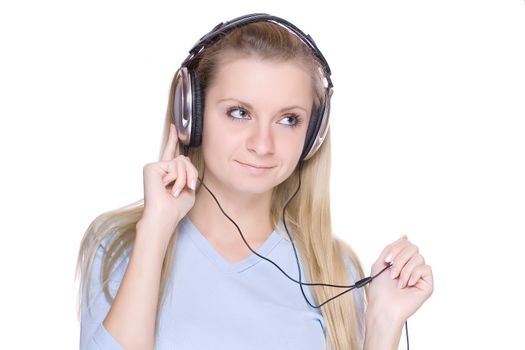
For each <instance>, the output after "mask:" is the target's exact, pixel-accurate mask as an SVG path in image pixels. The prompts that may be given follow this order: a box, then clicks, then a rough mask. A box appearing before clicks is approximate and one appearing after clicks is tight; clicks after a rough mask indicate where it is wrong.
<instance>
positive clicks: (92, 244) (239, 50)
mask: <svg viewBox="0 0 525 350" xmlns="http://www.w3.org/2000/svg"><path fill="white" fill-rule="evenodd" d="M227 52H229V53H234V54H245V55H248V56H250V55H251V56H256V57H260V58H263V59H270V60H281V61H286V60H294V61H296V62H300V63H302V64H306V65H307V67H309V68H310V69H311V72H312V82H313V87H314V90H315V96H316V97H315V99H314V108H315V107H318V106H319V104H320V103H322V102H323V101H322V99H323V96H324V94H323V90H322V89H323V86H322V83H320V78H319V75H318V67H319V63H318V62H317V60H316V59H315V57H314V56H313V55H312V52H311V51H310V49H308V48H307V47H305V45H304V44H303V43H302V42H301V41H300V40H299V39H297V37H295V36H294V35H292V34H290V33H289V32H288V30H286V29H284V28H282V27H280V26H279V25H275V24H273V23H269V22H256V23H250V24H248V25H245V26H242V27H239V28H236V29H235V30H233V31H231V32H229V33H228V34H227V35H225V36H224V37H223V38H221V39H220V40H219V41H217V42H216V43H214V44H212V45H211V46H210V47H208V48H206V49H205V50H203V51H202V57H200V58H199V63H198V67H197V69H196V75H197V77H198V78H199V81H200V83H201V87H202V89H203V90H204V92H205V91H206V88H207V87H208V86H209V85H210V84H211V83H212V82H213V79H214V76H215V72H216V71H217V67H218V65H220V63H221V59H224V57H225V54H226V53H227ZM173 95H174V82H172V85H171V89H170V95H169V102H168V109H167V113H166V118H165V122H164V130H163V134H162V142H161V147H160V152H159V160H160V159H161V153H162V150H163V149H164V146H165V144H166V142H167V136H168V131H169V125H170V123H171V115H172V111H173ZM179 148H181V147H179ZM330 154H331V151H330V132H328V134H327V137H326V138H325V140H324V143H323V145H322V146H321V148H320V149H319V150H318V151H317V153H316V154H315V155H314V156H313V157H312V158H310V159H308V160H307V161H305V163H304V167H303V169H302V172H301V173H300V172H299V168H297V169H296V170H295V171H294V172H293V173H292V175H291V176H290V177H289V178H288V179H287V180H285V181H284V182H282V183H281V184H279V185H278V186H276V187H275V188H274V190H273V193H272V203H273V205H272V210H271V215H272V218H273V224H274V226H276V225H277V224H278V223H279V222H280V221H281V219H282V218H281V215H282V211H283V207H284V205H285V204H286V202H287V200H288V199H289V198H290V197H291V195H292V194H293V192H294V191H295V190H296V188H297V185H298V181H299V176H301V188H300V190H299V192H298V193H297V195H296V196H295V198H294V199H293V201H291V203H290V204H289V205H288V207H287V210H286V223H287V226H288V228H289V230H290V234H291V235H292V237H293V240H294V242H295V245H296V247H297V249H298V250H299V252H300V256H301V259H302V261H301V263H302V266H304V267H305V273H306V278H307V279H308V281H309V282H311V283H314V282H315V283H328V284H338V285H350V284H353V283H354V282H355V281H350V279H349V270H348V266H347V265H346V264H345V261H344V259H343V258H345V259H348V261H349V262H350V263H352V264H353V265H354V266H355V268H356V271H357V273H358V274H359V277H360V278H362V277H364V274H363V269H362V267H361V264H360V262H359V260H358V258H357V256H356V255H355V253H354V252H353V250H352V249H351V247H350V246H349V245H348V244H347V243H345V242H344V241H342V240H341V239H339V238H337V237H336V236H335V235H334V234H333V232H332V222H331V214H330V189H329V179H330V162H331V159H330ZM189 157H190V159H191V161H192V163H193V164H194V165H195V167H196V168H197V170H198V171H199V176H200V177H202V176H203V171H204V161H203V158H202V154H201V150H200V147H198V148H192V149H190V153H189ZM143 210H144V200H143V199H141V200H139V201H137V202H135V203H132V204H129V205H127V206H124V207H122V208H118V209H115V210H112V211H109V212H106V213H103V214H101V215H99V216H98V217H96V218H95V219H94V220H93V222H92V223H91V224H90V225H89V227H88V229H87V231H86V232H85V234H84V237H83V239H82V241H81V244H80V251H79V255H78V261H77V274H78V273H80V275H81V279H80V287H79V291H80V292H79V299H78V300H79V304H78V305H77V307H78V310H79V311H78V312H80V307H79V305H80V303H81V300H82V295H83V294H82V293H87V295H89V280H90V275H91V267H92V263H93V259H94V256H95V253H96V251H97V249H98V247H99V245H100V244H101V243H102V242H103V241H105V240H108V242H109V243H108V244H107V249H106V254H105V256H104V259H103V263H102V276H101V278H102V285H103V290H104V294H105V295H106V297H107V298H108V300H110V301H111V302H113V298H114V296H112V295H111V294H110V292H109V287H108V281H109V279H110V273H111V271H113V269H114V267H115V265H116V263H117V262H118V261H120V260H121V259H122V258H123V257H129V254H130V251H131V248H132V246H133V242H134V239H135V234H136V231H135V225H136V223H137V221H138V220H139V219H140V218H141V217H142V213H143ZM177 235H178V227H177V228H176V229H175V231H174V233H173V236H172V237H171V240H170V242H169V246H168V249H167V253H166V255H165V258H164V262H163V266H162V272H161V282H160V292H159V307H158V308H157V319H156V320H157V321H156V327H155V328H156V329H158V327H157V325H158V321H159V314H160V313H159V311H160V310H161V305H162V303H163V301H164V299H163V296H164V295H165V293H164V292H165V287H166V285H167V282H168V278H169V276H170V273H171V266H172V262H173V259H175V256H174V251H175V243H176V240H177ZM305 288H308V287H305ZM310 290H311V292H312V295H313V296H314V299H315V300H314V302H315V304H316V305H319V304H320V303H322V302H324V301H325V300H327V299H329V298H330V297H332V296H334V295H336V294H338V293H340V292H341V291H342V290H341V289H338V288H333V287H325V286H315V287H310ZM354 292H355V293H362V291H361V290H357V291H356V290H354V291H353V292H352V293H346V294H344V295H342V296H340V297H338V298H336V299H334V300H332V301H331V302H329V303H327V304H325V305H324V306H322V307H321V308H320V310H321V313H322V315H323V318H324V320H325V325H326V341H327V349H332V350H343V349H344V350H346V349H360V348H361V347H362V340H363V332H364V329H363V316H364V315H363V314H359V313H358V308H357V306H356V304H355V299H354V297H353V295H352V294H353V293H354ZM361 297H362V299H363V300H364V295H363V294H362V295H361Z"/></svg>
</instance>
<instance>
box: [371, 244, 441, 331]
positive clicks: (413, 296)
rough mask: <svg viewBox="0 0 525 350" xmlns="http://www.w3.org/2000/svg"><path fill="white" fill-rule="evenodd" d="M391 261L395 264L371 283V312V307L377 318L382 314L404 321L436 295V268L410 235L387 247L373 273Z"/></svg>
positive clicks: (399, 322) (394, 319) (400, 322)
mask: <svg viewBox="0 0 525 350" xmlns="http://www.w3.org/2000/svg"><path fill="white" fill-rule="evenodd" d="M389 263H391V264H392V266H391V267H390V268H388V269H387V270H386V271H384V272H383V273H382V274H380V275H379V276H377V277H376V278H375V279H374V280H373V281H372V282H371V283H370V284H369V287H368V292H367V296H368V308H367V314H368V313H369V311H368V310H370V312H371V313H374V317H376V316H378V315H381V316H380V317H384V318H386V319H387V320H388V321H394V322H395V323H398V324H402V323H404V322H405V321H406V320H407V319H408V318H409V317H410V316H411V315H412V314H414V313H415V312H416V311H417V310H418V309H419V308H420V307H421V305H422V304H423V303H424V302H425V301H426V300H427V299H428V298H429V297H430V296H431V295H432V292H433V290H434V281H433V276H432V269H431V268H430V266H429V265H427V264H426V263H425V259H424V258H423V256H422V255H421V254H420V253H419V249H418V247H417V246H415V245H414V244H413V243H412V242H410V241H409V240H408V239H407V237H406V236H403V237H401V238H400V239H398V240H397V241H395V242H393V243H391V244H389V245H387V246H386V247H385V249H384V250H383V252H382V253H381V255H380V256H379V258H378V259H377V260H376V262H375V263H374V265H373V266H372V274H371V276H375V275H376V274H377V273H379V272H380V271H381V270H382V269H383V268H385V267H386V266H388V264H389ZM367 316H368V315H367Z"/></svg>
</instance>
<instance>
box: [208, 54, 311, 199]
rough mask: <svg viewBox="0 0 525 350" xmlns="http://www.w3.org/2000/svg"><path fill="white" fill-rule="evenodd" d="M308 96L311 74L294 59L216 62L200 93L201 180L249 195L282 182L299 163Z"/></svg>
mask: <svg viewBox="0 0 525 350" xmlns="http://www.w3.org/2000/svg"><path fill="white" fill-rule="evenodd" d="M313 96H314V94H313V88H312V81H311V77H310V75H309V73H308V71H307V70H305V68H303V65H301V64H298V63H297V62H296V61H285V62H280V61H273V60H263V59H258V58H256V57H243V58H237V59H234V60H230V61H225V62H224V63H222V64H221V66H220V67H219V69H218V71H217V74H216V75H215V77H214V80H213V82H212V83H211V85H210V86H209V87H208V89H207V91H206V96H205V109H204V120H203V123H204V125H203V137H202V152H203V156H204V162H205V164H206V172H205V174H206V179H207V180H208V181H213V182H215V183H216V184H217V185H219V184H220V185H222V186H225V187H227V188H229V189H230V190H234V191H238V192H242V193H251V194H256V193H265V192H267V191H271V190H272V189H273V187H275V186H277V185H278V184H280V183H281V182H283V181H284V180H286V179H287V178H288V177H289V176H290V175H291V174H292V172H293V170H294V169H295V167H296V166H297V164H298V162H299V157H300V155H301V152H302V149H303V146H304V140H305V136H306V130H307V127H308V122H309V120H310V113H311V108H312V103H313Z"/></svg>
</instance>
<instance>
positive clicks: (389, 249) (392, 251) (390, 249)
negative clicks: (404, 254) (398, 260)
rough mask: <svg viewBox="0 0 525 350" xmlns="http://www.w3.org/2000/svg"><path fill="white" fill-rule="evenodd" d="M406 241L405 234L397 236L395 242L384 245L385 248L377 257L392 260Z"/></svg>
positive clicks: (382, 259)
mask: <svg viewBox="0 0 525 350" xmlns="http://www.w3.org/2000/svg"><path fill="white" fill-rule="evenodd" d="M407 241H408V239H407V236H406V235H403V236H401V237H400V238H398V239H397V240H396V241H395V242H392V243H390V244H389V245H387V246H386V247H385V249H383V252H382V253H381V255H380V257H379V259H380V260H381V261H384V262H387V263H390V262H392V261H393V259H394V256H395V255H396V254H397V252H398V251H399V250H400V249H401V247H402V246H403V244H405V243H406V242H407Z"/></svg>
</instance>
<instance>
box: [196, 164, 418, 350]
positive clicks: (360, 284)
mask: <svg viewBox="0 0 525 350" xmlns="http://www.w3.org/2000/svg"><path fill="white" fill-rule="evenodd" d="M303 164H304V162H303V161H301V162H300V163H299V184H298V186H297V189H296V190H295V192H294V194H293V195H292V196H291V197H290V198H289V199H288V201H287V202H286V204H285V205H284V207H283V224H284V227H285V230H286V233H287V235H288V238H289V239H290V243H291V244H292V248H293V251H294V254H295V259H296V262H297V269H298V271H299V281H297V280H296V279H294V278H293V277H290V276H289V275H288V274H287V273H286V272H285V271H283V269H282V268H281V267H280V266H279V265H277V264H276V263H275V262H273V261H272V260H270V259H268V258H266V257H264V256H262V255H260V254H259V253H257V252H256V251H255V250H253V249H252V247H251V246H250V245H249V244H248V242H247V241H246V239H245V238H244V235H243V234H242V231H241V229H240V227H239V225H237V223H236V222H235V221H234V220H233V219H232V218H231V217H230V216H229V215H228V214H226V212H225V211H224V209H223V208H222V206H221V204H220V203H219V200H218V199H217V197H215V195H214V194H213V192H212V191H211V190H210V189H209V188H208V186H206V184H205V183H204V181H203V180H202V179H201V178H200V177H197V179H198V180H199V182H200V183H201V184H202V185H203V186H204V188H205V189H206V191H208V193H209V194H210V195H211V196H212V197H213V199H214V200H215V203H217V206H218V207H219V209H220V211H221V212H222V214H223V215H224V216H226V218H228V220H230V221H231V222H232V223H233V225H235V227H236V228H237V231H239V234H240V235H241V238H242V240H243V241H244V244H246V246H247V247H248V249H250V251H251V252H252V253H254V254H255V255H257V256H258V257H260V258H261V259H264V260H266V261H268V262H269V263H271V264H272V265H274V266H275V267H276V268H277V269H278V270H279V271H281V272H282V273H283V274H284V275H285V276H286V277H287V278H288V279H290V280H291V281H293V282H295V283H297V284H299V287H300V288H301V293H302V294H303V297H304V299H305V301H306V302H307V303H308V305H310V306H311V307H313V308H321V307H322V306H323V305H325V304H327V303H328V302H330V301H332V300H334V299H336V298H338V297H340V296H341V295H343V294H345V293H348V292H350V291H352V290H354V289H356V288H361V287H364V286H365V285H367V284H368V283H371V282H372V281H373V280H374V279H375V278H376V277H377V276H379V275H380V274H382V273H383V272H384V271H386V270H387V269H388V268H389V267H390V266H392V264H391V263H388V264H387V265H386V266H385V267H384V268H383V269H382V270H381V271H379V272H378V273H377V274H375V275H373V276H369V277H365V278H362V279H360V280H359V281H357V282H355V283H354V284H353V285H350V286H345V285H336V284H329V283H307V282H302V280H301V265H300V263H299V257H298V255H297V249H296V248H295V244H294V243H293V239H292V236H291V235H290V232H289V231H288V227H287V226H286V220H285V211H286V207H287V206H288V204H289V203H290V202H291V200H292V199H293V198H294V197H295V195H296V194H297V193H298V192H299V189H300V188H301V174H302V168H303ZM303 285H307V286H326V287H334V288H345V289H346V290H345V291H343V292H341V293H339V294H337V295H335V296H333V297H331V298H330V299H328V300H326V301H324V302H323V303H321V304H319V305H313V304H312V303H310V301H309V300H308V298H307V297H306V294H305V293H304V289H303ZM405 331H406V339H407V350H409V342H408V322H407V321H405Z"/></svg>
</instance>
